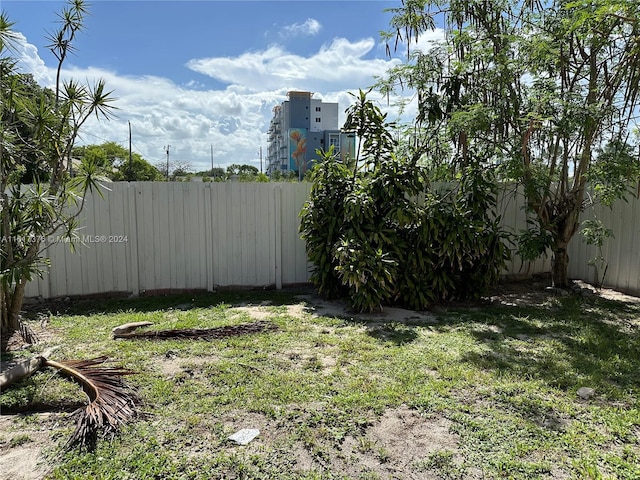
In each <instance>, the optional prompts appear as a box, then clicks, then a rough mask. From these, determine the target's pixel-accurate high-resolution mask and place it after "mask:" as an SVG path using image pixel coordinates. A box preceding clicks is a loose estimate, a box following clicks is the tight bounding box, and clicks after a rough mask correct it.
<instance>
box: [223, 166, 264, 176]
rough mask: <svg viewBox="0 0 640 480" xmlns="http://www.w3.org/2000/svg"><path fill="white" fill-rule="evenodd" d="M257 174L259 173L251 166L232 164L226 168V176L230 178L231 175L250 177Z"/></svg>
mask: <svg viewBox="0 0 640 480" xmlns="http://www.w3.org/2000/svg"><path fill="white" fill-rule="evenodd" d="M258 173H259V170H258V169H257V168H256V167H254V166H253V165H246V164H243V165H239V164H237V163H234V164H232V165H229V166H228V167H227V176H231V175H247V176H252V175H257V174H258Z"/></svg>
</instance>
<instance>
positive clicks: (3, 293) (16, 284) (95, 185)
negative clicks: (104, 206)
mask: <svg viewBox="0 0 640 480" xmlns="http://www.w3.org/2000/svg"><path fill="white" fill-rule="evenodd" d="M85 14H86V5H85V2H84V0H70V1H69V2H68V3H67V4H66V6H65V8H64V9H63V10H62V12H61V13H60V15H59V17H60V22H59V23H60V27H59V29H58V30H57V31H55V32H54V33H53V34H51V35H50V37H49V40H50V42H51V43H50V45H49V48H50V50H51V52H52V53H53V54H54V56H55V58H56V59H57V69H56V80H55V85H54V87H53V89H51V90H49V89H39V88H34V87H33V85H31V81H30V79H29V77H25V76H24V75H23V74H21V73H20V72H19V71H18V70H17V67H16V58H15V50H14V49H13V45H14V41H15V40H16V37H15V35H14V33H13V31H12V23H11V22H10V21H9V19H8V17H7V15H6V14H5V13H2V14H0V109H1V111H0V118H2V124H1V125H0V211H1V213H2V216H1V221H0V240H1V241H0V253H1V255H0V309H1V312H0V321H1V327H2V339H3V341H5V340H6V339H8V338H9V336H10V334H11V333H12V332H13V331H15V330H16V329H18V328H19V326H20V310H21V308H22V303H23V299H24V290H25V285H26V283H27V282H28V281H29V280H30V279H31V278H32V276H33V275H35V274H38V273H40V271H41V268H42V266H43V264H44V263H45V262H46V259H45V258H43V253H44V250H45V249H46V247H47V245H48V243H47V239H48V238H51V237H54V236H55V237H54V238H60V239H64V238H67V239H69V238H72V237H73V236H74V231H75V229H76V226H77V218H78V215H79V213H80V211H81V210H82V206H83V198H84V194H85V193H86V192H87V191H89V190H98V191H99V188H100V184H99V181H100V177H99V175H98V173H99V169H98V168H97V166H96V164H95V163H91V162H87V163H86V164H84V165H83V166H82V167H81V168H80V169H76V167H74V162H73V160H72V155H71V153H72V150H73V146H74V142H75V139H76V138H77V136H78V133H79V131H80V129H81V128H82V126H83V125H84V123H85V122H86V121H87V119H89V117H91V116H92V115H95V116H96V117H98V118H100V117H102V118H108V117H109V115H110V111H111V108H112V106H111V101H112V99H111V96H110V94H111V92H108V91H107V90H106V88H105V84H104V82H103V81H102V80H100V81H98V82H96V83H95V84H94V85H84V84H82V83H79V82H77V81H76V80H73V79H70V80H64V79H63V75H62V67H63V65H64V63H65V60H66V59H67V57H68V55H69V54H70V53H71V52H72V51H73V44H74V40H75V38H76V35H77V33H78V32H79V31H80V30H81V29H82V26H83V20H84V16H85ZM29 169H31V171H32V175H31V178H30V179H29V180H30V183H31V185H29V186H25V185H23V183H22V182H23V176H24V174H25V172H27V171H29ZM71 245H73V243H71ZM3 347H4V345H3Z"/></svg>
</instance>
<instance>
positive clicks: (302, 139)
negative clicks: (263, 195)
mask: <svg viewBox="0 0 640 480" xmlns="http://www.w3.org/2000/svg"><path fill="white" fill-rule="evenodd" d="M306 161H307V129H306V128H290V129H289V170H297V171H301V170H302V171H304V170H306Z"/></svg>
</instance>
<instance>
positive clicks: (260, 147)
mask: <svg viewBox="0 0 640 480" xmlns="http://www.w3.org/2000/svg"><path fill="white" fill-rule="evenodd" d="M260 173H262V145H260Z"/></svg>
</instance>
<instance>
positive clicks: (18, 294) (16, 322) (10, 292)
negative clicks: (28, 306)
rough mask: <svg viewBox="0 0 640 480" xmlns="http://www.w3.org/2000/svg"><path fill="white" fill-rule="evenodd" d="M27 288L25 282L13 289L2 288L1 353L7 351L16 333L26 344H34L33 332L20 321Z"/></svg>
mask: <svg viewBox="0 0 640 480" xmlns="http://www.w3.org/2000/svg"><path fill="white" fill-rule="evenodd" d="M25 286H26V282H25V281H24V280H22V281H21V282H20V283H18V284H17V285H16V286H15V287H14V288H13V289H12V288H11V286H9V285H6V286H5V285H3V286H2V293H1V297H2V298H0V308H1V309H2V312H1V321H2V324H1V325H0V335H1V336H2V338H1V341H0V351H3V352H4V351H6V349H7V343H8V341H9V339H10V338H11V336H12V335H13V334H14V333H15V332H20V335H22V337H23V338H24V340H25V341H26V342H28V343H33V340H34V337H33V335H32V332H30V329H29V328H27V327H26V326H24V324H23V323H22V322H21V321H20V311H21V310H22V303H23V301H24V289H25Z"/></svg>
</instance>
